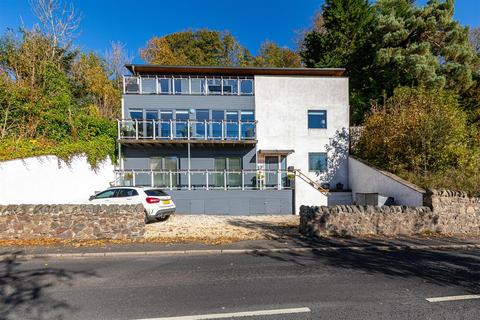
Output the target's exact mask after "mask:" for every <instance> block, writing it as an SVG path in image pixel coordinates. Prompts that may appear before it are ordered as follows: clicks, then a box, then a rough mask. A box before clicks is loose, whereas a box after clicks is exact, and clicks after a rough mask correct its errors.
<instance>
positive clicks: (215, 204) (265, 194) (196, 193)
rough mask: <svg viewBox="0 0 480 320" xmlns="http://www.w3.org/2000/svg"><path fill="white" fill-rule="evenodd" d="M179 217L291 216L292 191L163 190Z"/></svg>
mask: <svg viewBox="0 0 480 320" xmlns="http://www.w3.org/2000/svg"><path fill="white" fill-rule="evenodd" d="M166 192H167V193H168V194H170V195H171V196H172V198H173V201H174V202H175V204H176V205H177V212H178V213H180V214H217V215H249V214H250V215H252V214H292V191H291V190H282V191H270V190H268V191H266V190H255V191H247V190H245V191H241V190H238V191H234V190H229V191H224V190H170V191H169V190H166Z"/></svg>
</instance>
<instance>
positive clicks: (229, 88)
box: [223, 79, 238, 95]
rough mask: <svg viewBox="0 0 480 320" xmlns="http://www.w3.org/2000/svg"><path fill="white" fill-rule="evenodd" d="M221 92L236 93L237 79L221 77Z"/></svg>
mask: <svg viewBox="0 0 480 320" xmlns="http://www.w3.org/2000/svg"><path fill="white" fill-rule="evenodd" d="M223 94H226V95H230V94H231V95H236V94H238V80H237V79H223Z"/></svg>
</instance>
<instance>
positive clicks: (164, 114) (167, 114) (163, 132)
mask: <svg viewBox="0 0 480 320" xmlns="http://www.w3.org/2000/svg"><path fill="white" fill-rule="evenodd" d="M160 119H161V120H162V121H161V123H160V138H162V139H169V138H170V135H171V133H172V132H171V125H172V123H171V120H172V119H173V112H172V111H170V110H162V111H160Z"/></svg>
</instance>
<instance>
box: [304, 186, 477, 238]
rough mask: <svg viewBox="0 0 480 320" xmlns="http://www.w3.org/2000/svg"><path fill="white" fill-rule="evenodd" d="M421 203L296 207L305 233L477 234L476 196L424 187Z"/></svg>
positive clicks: (366, 234)
mask: <svg viewBox="0 0 480 320" xmlns="http://www.w3.org/2000/svg"><path fill="white" fill-rule="evenodd" d="M424 204H425V206H424V207H406V206H382V207H378V206H330V207H327V206H322V207H308V206H302V207H301V208H300V233H302V234H303V235H306V236H317V237H318V236H328V235H340V236H370V235H384V236H397V235H406V236H409V235H418V234H431V233H436V234H442V235H457V236H462V235H468V236H480V198H470V197H468V196H467V195H466V193H464V192H454V191H449V190H428V192H427V193H426V195H425V201H424Z"/></svg>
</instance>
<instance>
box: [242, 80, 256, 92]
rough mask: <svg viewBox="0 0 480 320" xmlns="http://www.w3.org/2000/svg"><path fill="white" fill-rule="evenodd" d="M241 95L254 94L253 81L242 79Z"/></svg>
mask: <svg viewBox="0 0 480 320" xmlns="http://www.w3.org/2000/svg"><path fill="white" fill-rule="evenodd" d="M240 94H243V95H251V94H253V80H252V79H240Z"/></svg>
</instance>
